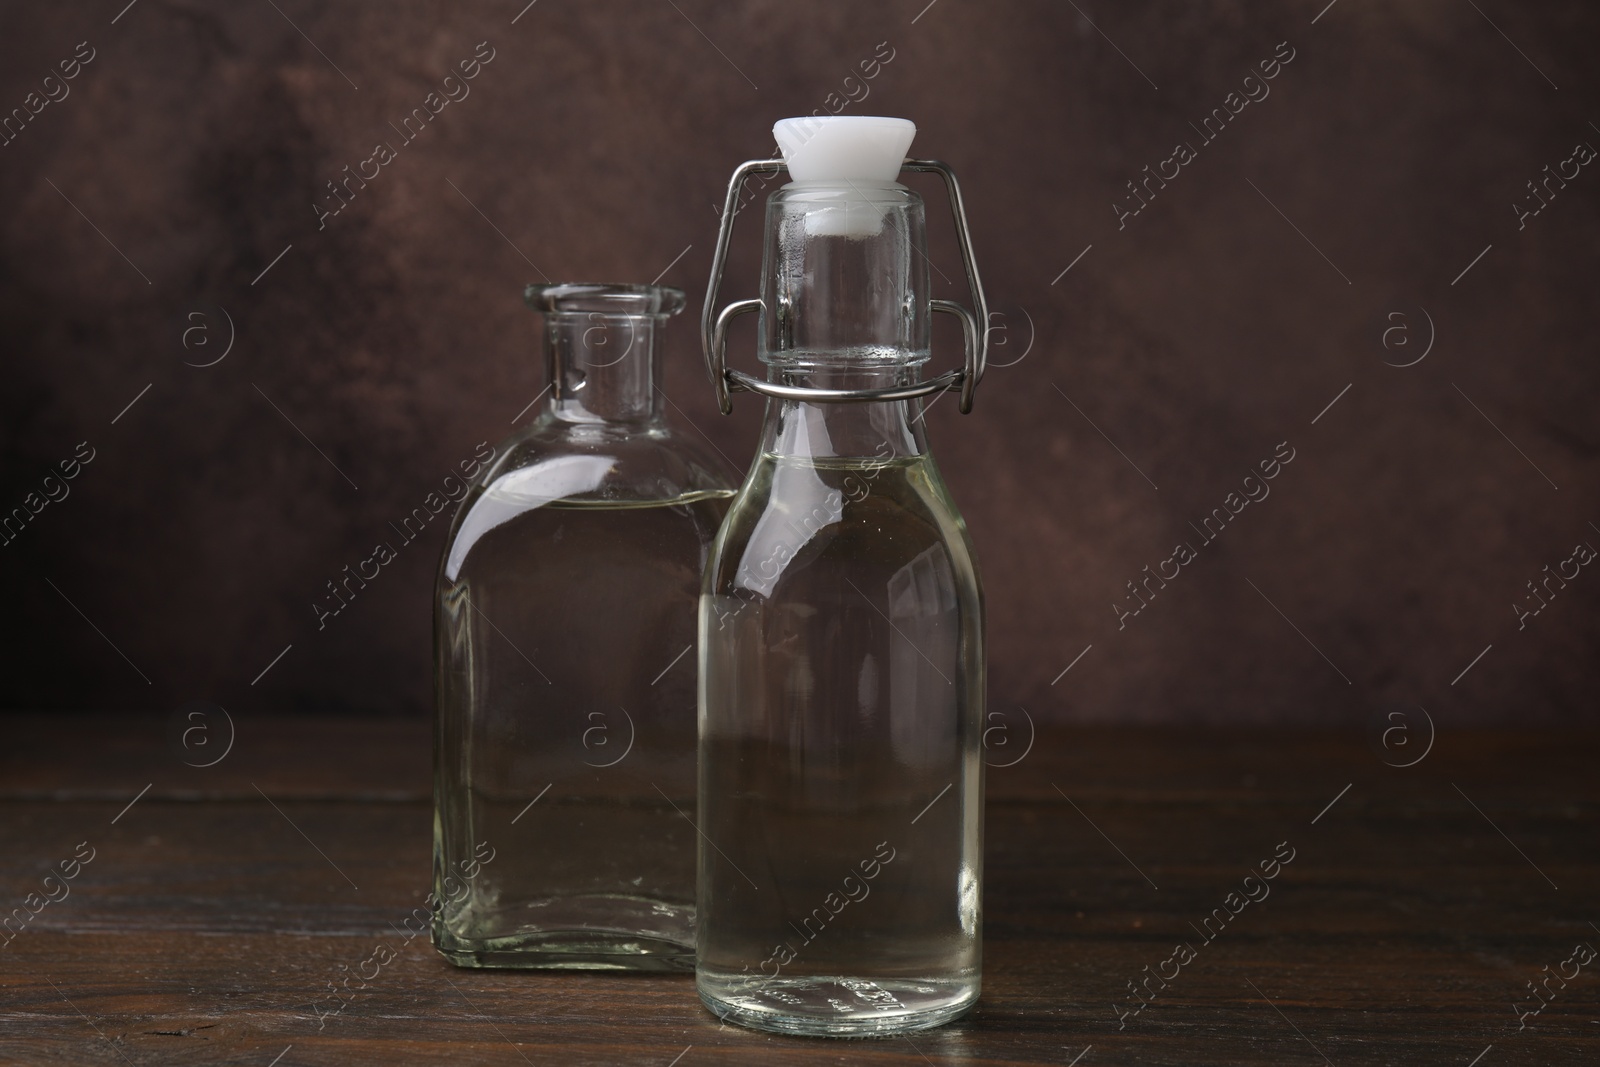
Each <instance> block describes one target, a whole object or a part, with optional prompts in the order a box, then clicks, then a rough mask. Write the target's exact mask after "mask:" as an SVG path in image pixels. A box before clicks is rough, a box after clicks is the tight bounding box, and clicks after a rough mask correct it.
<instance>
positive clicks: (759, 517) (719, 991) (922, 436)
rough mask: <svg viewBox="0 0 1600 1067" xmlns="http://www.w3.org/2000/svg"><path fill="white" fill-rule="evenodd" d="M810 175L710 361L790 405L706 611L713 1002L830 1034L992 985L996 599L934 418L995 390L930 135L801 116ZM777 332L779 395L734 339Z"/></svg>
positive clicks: (777, 199)
mask: <svg viewBox="0 0 1600 1067" xmlns="http://www.w3.org/2000/svg"><path fill="white" fill-rule="evenodd" d="M774 132H775V133H776V134H777V135H778V139H779V143H780V146H781V147H782V148H783V150H784V156H785V160H786V163H787V169H788V171H789V174H790V177H791V179H792V181H791V182H790V184H788V185H785V186H783V187H782V188H781V189H779V190H777V191H776V192H775V193H773V194H772V196H771V197H770V198H769V200H768V203H767V213H766V242H765V257H764V263H763V268H762V281H761V298H760V299H759V300H750V301H741V302H739V303H736V304H733V305H730V306H729V307H728V308H726V309H725V310H723V312H722V313H721V314H720V315H719V316H716V318H715V320H713V314H714V310H715V308H714V305H715V303H716V299H717V297H716V291H717V288H718V285H719V283H720V280H721V270H722V264H723V263H724V262H725V256H726V249H727V245H728V240H729V233H728V231H729V229H730V227H731V223H732V217H733V209H734V208H735V206H736V203H737V196H738V194H739V193H740V191H741V186H742V183H743V180H744V178H745V177H747V176H748V175H749V174H752V173H758V172H762V171H776V170H779V169H783V167H784V164H783V163H781V162H780V161H776V160H774V161H766V162H760V163H749V164H745V165H744V166H742V167H741V168H740V169H739V170H738V171H737V172H736V173H735V176H734V180H733V182H732V184H731V185H730V189H729V195H728V201H727V203H728V211H727V212H726V213H725V215H724V221H723V234H722V236H721V239H720V241H719V248H718V253H717V257H716V261H715V264H714V266H713V271H712V285H711V293H710V295H709V296H708V298H707V308H706V314H705V342H706V347H707V357H708V361H709V363H710V365H711V368H712V374H713V379H714V381H715V382H716V384H717V388H718V392H719V398H720V399H722V401H723V404H724V410H726V409H727V401H728V395H727V391H728V389H729V388H730V387H732V388H733V389H734V390H739V389H745V390H749V391H752V392H759V393H764V394H765V395H766V397H767V401H766V403H767V410H766V418H765V424H764V426H763V428H762V435H761V444H760V447H759V450H758V453H757V456H756V460H755V463H754V465H753V466H752V468H751V470H750V472H749V474H748V476H747V477H746V479H745V482H744V485H743V486H742V487H741V488H740V490H739V493H738V496H737V497H735V498H734V501H733V503H732V504H731V506H730V508H729V512H728V517H727V519H726V521H725V522H724V523H723V525H722V529H721V531H720V533H719V534H718V537H717V540H716V543H715V546H714V548H713V551H712V554H711V560H710V563H709V564H708V566H707V570H706V576H705V584H704V587H703V592H702V597H701V602H700V657H701V662H700V785H699V825H700V830H701V832H702V834H703V841H702V844H701V846H700V871H699V894H698V900H699V913H698V922H699V931H698V934H699V937H698V941H699V962H698V965H697V970H696V976H697V985H698V990H699V993H700V997H701V999H702V1001H703V1002H704V1003H705V1004H706V1006H707V1007H709V1008H710V1009H711V1010H712V1011H713V1012H715V1013H716V1014H718V1015H720V1016H723V1017H724V1018H727V1019H730V1020H732V1021H736V1022H739V1023H742V1024H744V1025H747V1026H752V1027H756V1028H760V1029H767V1030H774V1031H780V1032H790V1033H800V1034H813V1035H823V1036H852V1035H867V1034H884V1033H893V1032H900V1031H907V1030H915V1029H921V1028H924V1027H929V1026H936V1025H939V1024H940V1023H943V1022H946V1021H948V1020H950V1019H952V1018H955V1017H956V1016H958V1015H960V1014H961V1013H962V1012H964V1011H966V1010H967V1009H968V1008H970V1007H971V1005H972V1004H973V1003H974V1002H975V1001H976V999H977V997H978V992H979V988H980V979H981V976H980V969H981V940H980V932H981V931H980V928H981V899H982V893H981V886H982V825H983V776H984V765H983V760H982V758H981V745H980V741H981V735H982V724H983V708H984V619H983V595H982V592H981V589H980V585H979V581H978V573H977V567H976V564H975V563H974V560H973V552H972V546H971V543H970V541H969V539H968V536H967V531H966V527H965V525H964V524H963V523H962V520H961V516H960V514H959V513H958V512H957V511H956V508H955V505H954V504H953V503H952V502H951V499H950V496H949V493H948V492H947V491H946V488H945V485H944V482H943V480H942V479H941V477H940V475H939V470H938V468H937V466H936V465H935V463H934V461H933V457H932V456H931V455H930V454H929V451H928V446H927V440H926V432H925V429H924V420H923V419H922V418H921V417H920V415H921V413H922V411H923V410H924V405H925V404H926V403H928V402H930V401H931V400H932V399H933V398H934V397H935V396H936V395H937V394H938V393H939V392H941V391H943V390H944V389H956V388H959V389H961V391H962V404H963V410H965V409H966V408H967V407H968V406H969V405H970V402H971V396H972V392H971V390H972V387H973V386H975V385H976V382H977V378H978V376H979V375H980V374H981V373H982V366H983V362H982V356H983V352H982V343H983V341H982V335H981V332H980V331H978V330H977V329H976V322H977V321H982V319H981V317H980V316H983V307H984V305H983V296H982V289H981V286H980V285H979V284H978V279H977V274H976V269H975V267H974V266H973V265H972V261H971V255H970V241H969V240H968V239H967V235H966V228H965V219H964V212H963V211H962V209H961V207H960V199H959V191H958V190H957V189H956V187H955V186H954V179H953V177H952V176H951V175H950V173H949V171H948V168H944V167H943V165H942V164H936V163H916V162H913V161H910V160H906V161H905V166H907V167H908V168H910V169H917V170H937V171H938V172H939V173H940V174H941V175H942V176H943V177H945V179H946V182H947V184H948V185H949V188H950V192H951V195H952V200H953V203H954V206H955V208H956V216H957V227H958V232H959V234H960V236H961V239H962V249H963V253H964V255H965V258H966V264H967V272H968V280H969V281H970V283H971V288H972V292H973V300H974V304H975V306H976V307H977V309H978V315H977V316H974V315H973V314H972V313H971V312H968V311H967V310H966V309H964V308H961V307H959V306H958V305H954V304H950V303H948V302H945V301H934V300H931V299H930V292H929V280H928V259H927V255H926V247H925V245H926V238H925V226H924V219H923V202H922V198H921V197H920V196H918V195H917V193H916V192H914V191H912V190H911V189H908V188H906V187H905V186H903V185H900V184H898V183H897V182H896V180H895V179H896V177H897V175H898V172H899V171H900V170H901V167H902V160H903V158H904V155H905V151H906V149H907V148H908V147H909V145H910V142H911V137H912V135H914V133H915V127H913V126H912V125H911V124H910V123H909V122H906V121H905V120H897V119H867V118H852V119H842V118H834V119H825V120H820V121H819V120H807V119H800V120H785V121H784V122H780V123H779V124H778V126H777V128H776V129H775V131H774ZM756 310H759V312H760V320H761V322H760V327H759V334H758V336H759V344H758V354H759V356H760V359H761V360H762V361H763V362H764V363H765V364H766V366H767V372H768V374H767V378H766V380H765V381H758V380H756V379H754V378H751V377H749V376H746V375H743V374H742V373H740V372H738V371H727V370H725V369H724V362H725V357H724V355H723V350H724V347H725V344H726V335H727V330H728V324H729V322H730V321H731V320H732V318H733V317H735V316H737V315H738V314H741V313H743V312H745V311H756ZM932 310H941V311H953V312H954V313H956V314H958V315H959V316H960V317H961V319H962V323H963V326H964V327H965V330H964V333H965V337H966V342H967V349H968V351H967V361H966V366H965V369H964V370H962V371H956V372H951V373H947V374H945V375H942V376H940V377H938V378H935V379H932V380H931V381H923V380H922V372H921V368H922V366H923V365H924V363H926V362H927V361H928V359H929V355H930V349H929V334H930V328H929V319H930V311H932Z"/></svg>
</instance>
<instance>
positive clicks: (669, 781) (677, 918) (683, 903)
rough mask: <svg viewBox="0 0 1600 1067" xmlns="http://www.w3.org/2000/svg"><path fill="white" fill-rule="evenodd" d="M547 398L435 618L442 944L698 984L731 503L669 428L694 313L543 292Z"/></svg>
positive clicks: (447, 554) (452, 555)
mask: <svg viewBox="0 0 1600 1067" xmlns="http://www.w3.org/2000/svg"><path fill="white" fill-rule="evenodd" d="M526 298H527V302H528V304H529V305H530V306H532V307H533V308H534V309H536V310H538V311H540V312H542V313H543V315H544V327H545V328H544V359H545V363H546V367H547V369H548V372H549V379H550V400H549V402H548V406H547V407H546V408H545V410H544V411H543V413H542V414H540V415H539V416H538V417H537V418H536V419H534V420H533V421H532V422H531V423H530V424H529V425H527V426H526V427H524V428H523V429H522V430H520V431H518V432H517V433H516V434H514V435H513V436H512V437H511V438H510V439H509V440H507V441H506V442H505V443H504V444H503V445H501V446H500V447H499V448H498V449H497V450H496V453H495V456H494V458H493V459H492V460H490V461H489V462H488V463H487V464H486V465H485V467H484V469H483V471H482V472H481V473H480V474H479V475H478V476H477V477H476V478H474V479H473V481H472V485H471V486H470V489H469V492H468V493H467V495H466V496H465V497H464V498H463V499H462V501H461V505H460V507H459V509H458V511H457V513H456V516H455V520H454V522H453V523H452V525H451V528H450V533H449V536H448V539H447V541H446V547H445V551H444V556H443V559H442V561H441V565H440V570H439V578H438V597H437V600H436V603H435V614H434V634H435V681H436V687H437V719H436V736H435V753H434V861H433V871H434V891H433V899H432V900H431V901H430V904H431V905H432V906H433V908H434V916H433V941H434V945H435V946H436V947H437V948H438V949H439V951H440V952H441V953H442V954H443V955H444V956H445V957H446V958H447V959H449V960H450V961H451V962H452V963H455V964H457V965H460V966H467V967H557V968H585V969H595V968H615V969H627V970H689V969H691V968H692V967H693V965H694V863H695V837H696V834H695V830H694V827H693V826H692V825H691V824H690V823H689V821H688V816H689V814H690V813H691V812H692V811H693V809H694V795H695V771H694V763H695V699H696V698H695V676H694V672H695V660H694V657H693V656H689V655H686V653H687V650H688V649H689V648H690V647H691V646H692V645H693V643H694V640H695V605H696V602H697V598H698V594H699V587H700V578H701V572H702V569H703V567H704V564H705V560H706V555H707V551H708V547H709V545H710V543H711V540H712V538H713V537H714V536H715V534H716V530H717V527H718V524H719V523H720V522H721V520H722V517H723V515H724V513H725V511H726V507H727V502H728V499H729V497H731V496H732V494H733V489H732V486H733V485H734V481H735V480H734V478H733V477H732V476H731V475H730V474H729V472H728V470H727V467H726V465H725V464H724V463H722V462H721V461H719V460H718V459H717V458H716V457H714V456H712V455H709V454H707V453H706V452H704V451H703V450H702V449H701V447H700V446H699V445H698V444H696V443H695V442H693V441H690V440H687V439H685V438H683V437H681V436H679V435H678V434H676V433H674V432H673V431H672V430H671V429H670V428H669V427H668V426H667V425H666V423H665V421H664V419H663V417H662V415H663V413H662V397H663V394H662V393H661V391H660V389H659V381H660V373H661V358H660V353H661V348H660V341H661V334H662V331H663V330H664V328H665V326H666V323H667V319H668V317H669V316H671V315H673V314H675V313H677V312H678V311H679V310H681V309H682V307H683V304H684V296H683V293H682V292H681V291H679V290H676V289H666V288H658V287H655V286H642V285H576V284H569V285H534V286H530V287H529V288H528V290H527V294H526Z"/></svg>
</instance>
